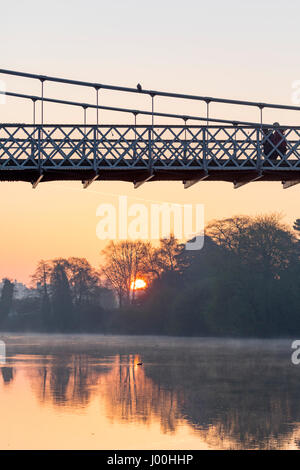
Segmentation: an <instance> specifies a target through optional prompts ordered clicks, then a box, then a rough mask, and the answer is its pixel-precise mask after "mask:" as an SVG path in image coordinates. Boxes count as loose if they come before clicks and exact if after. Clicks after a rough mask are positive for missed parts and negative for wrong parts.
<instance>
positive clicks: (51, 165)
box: [0, 124, 300, 185]
mask: <svg viewBox="0 0 300 470" xmlns="http://www.w3.org/2000/svg"><path fill="white" fill-rule="evenodd" d="M283 140H285V141H286V151H285V152H284V153H282V151H281V147H280V144H281V142H279V143H278V144H277V146H274V144H272V142H271V139H270V137H269V136H266V135H265V134H264V133H263V129H262V128H260V127H250V126H240V125H239V126H154V127H152V126H126V125H102V126H98V127H97V126H83V125H43V126H42V125H35V126H33V125H27V124H26V125H25V124H24V125H23V124H2V125H0V179H1V180H14V181H16V180H20V181H30V182H32V183H34V181H36V180H37V178H40V179H42V178H43V180H44V181H54V180H83V181H88V180H90V179H91V178H94V179H95V177H97V178H99V179H100V180H101V179H103V180H123V181H132V182H135V183H137V184H138V183H139V184H140V183H141V182H143V181H146V180H149V179H152V180H153V181H155V180H183V181H185V182H187V181H188V182H189V181H194V182H196V181H199V180H201V179H210V180H223V181H232V182H234V183H235V184H236V185H242V184H245V183H246V182H249V181H253V180H257V179H261V180H270V181H272V180H273V181H276V180H277V181H278V180H279V181H280V180H281V181H285V182H290V183H289V185H291V184H294V182H298V180H300V127H285V137H284V138H283ZM266 141H268V142H269V143H270V145H271V146H272V149H273V150H274V151H276V152H277V158H269V157H268V155H266V154H265V151H264V149H265V143H266ZM286 184H287V183H286Z"/></svg>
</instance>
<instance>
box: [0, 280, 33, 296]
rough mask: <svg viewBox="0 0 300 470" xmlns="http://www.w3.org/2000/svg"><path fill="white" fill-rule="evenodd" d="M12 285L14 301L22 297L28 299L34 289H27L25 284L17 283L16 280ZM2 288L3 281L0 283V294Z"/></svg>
mask: <svg viewBox="0 0 300 470" xmlns="http://www.w3.org/2000/svg"><path fill="white" fill-rule="evenodd" d="M13 284H14V299H18V300H20V299H23V298H24V297H28V296H29V295H32V293H33V292H34V289H29V287H27V286H26V285H25V284H23V283H22V282H18V281H17V280H16V279H15V280H14V281H13ZM2 287H3V280H2V282H0V292H1V291H2Z"/></svg>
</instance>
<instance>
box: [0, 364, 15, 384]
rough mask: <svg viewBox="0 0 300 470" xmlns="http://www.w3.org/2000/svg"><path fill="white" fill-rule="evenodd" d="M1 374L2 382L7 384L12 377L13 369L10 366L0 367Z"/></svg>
mask: <svg viewBox="0 0 300 470" xmlns="http://www.w3.org/2000/svg"><path fill="white" fill-rule="evenodd" d="M1 375H2V379H3V383H4V384H9V383H10V382H11V381H12V380H13V378H14V369H13V368H12V367H1Z"/></svg>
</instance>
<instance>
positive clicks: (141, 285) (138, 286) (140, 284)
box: [130, 279, 147, 290]
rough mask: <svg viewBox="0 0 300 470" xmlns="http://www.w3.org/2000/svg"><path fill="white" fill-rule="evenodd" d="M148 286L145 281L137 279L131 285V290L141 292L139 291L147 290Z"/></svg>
mask: <svg viewBox="0 0 300 470" xmlns="http://www.w3.org/2000/svg"><path fill="white" fill-rule="evenodd" d="M146 286H147V284H146V282H145V281H144V279H136V280H135V281H132V283H131V284H130V289H131V290H139V289H145V288H146Z"/></svg>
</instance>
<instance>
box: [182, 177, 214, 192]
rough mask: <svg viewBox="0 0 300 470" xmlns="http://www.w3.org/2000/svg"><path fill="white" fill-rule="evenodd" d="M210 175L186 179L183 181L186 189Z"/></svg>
mask: <svg viewBox="0 0 300 470" xmlns="http://www.w3.org/2000/svg"><path fill="white" fill-rule="evenodd" d="M208 176H209V175H204V176H202V178H197V179H194V180H186V181H183V184H184V189H189V188H190V187H191V186H194V184H196V183H200V181H204V180H206V179H207V178H208Z"/></svg>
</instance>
